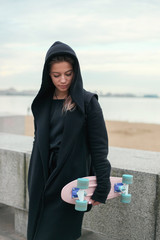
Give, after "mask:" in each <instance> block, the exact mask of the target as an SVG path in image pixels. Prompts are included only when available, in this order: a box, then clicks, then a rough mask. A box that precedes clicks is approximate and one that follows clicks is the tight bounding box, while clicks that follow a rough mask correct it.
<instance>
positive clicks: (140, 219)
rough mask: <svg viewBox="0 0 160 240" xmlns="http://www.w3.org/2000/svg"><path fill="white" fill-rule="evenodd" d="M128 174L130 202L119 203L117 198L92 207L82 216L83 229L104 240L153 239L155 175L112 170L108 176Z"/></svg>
mask: <svg viewBox="0 0 160 240" xmlns="http://www.w3.org/2000/svg"><path fill="white" fill-rule="evenodd" d="M124 173H127V174H132V175H133V176H134V183H133V184H132V185H131V186H130V189H129V192H130V193H131V194H132V202H131V203H130V204H123V203H121V202H120V198H116V199H112V200H108V201H107V202H106V204H105V205H100V206H97V207H94V208H92V210H91V212H90V213H86V214H85V218H84V222H83V226H84V227H85V228H88V229H91V230H94V231H96V232H101V233H103V234H105V235H106V236H107V239H113V240H114V239H115V240H117V239H126V240H127V239H136V240H142V239H147V240H153V239H154V235H155V198H156V175H155V174H148V173H142V172H134V171H128V170H122V169H113V171H112V176H121V175H122V174H124Z"/></svg>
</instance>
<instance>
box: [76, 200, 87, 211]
mask: <svg viewBox="0 0 160 240" xmlns="http://www.w3.org/2000/svg"><path fill="white" fill-rule="evenodd" d="M87 205H88V202H87V201H86V200H84V201H79V200H76V204H75V210H77V211H81V212H83V211H86V210H87Z"/></svg>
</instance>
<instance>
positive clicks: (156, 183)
mask: <svg viewBox="0 0 160 240" xmlns="http://www.w3.org/2000/svg"><path fill="white" fill-rule="evenodd" d="M32 142H33V138H32V137H26V136H20V135H13V134H5V133H0V203H2V204H6V205H8V206H11V207H13V208H14V209H15V230H16V231H17V232H20V233H21V234H23V235H24V236H26V227H27V218H28V192H27V174H28V167H29V160H30V153H31V149H32ZM109 160H110V162H111V165H112V176H118V177H120V176H121V175H122V174H124V173H127V174H132V175H133V176H134V183H133V184H132V185H131V186H130V192H131V193H132V202H131V203H130V204H122V203H120V198H115V199H112V200H108V201H107V202H106V204H101V205H99V206H96V207H94V208H92V210H91V212H89V213H86V214H85V217H84V221H83V227H84V228H86V229H90V230H93V231H95V232H99V233H103V234H104V235H106V239H112V240H114V239H115V240H117V239H124V240H127V239H130V240H133V239H136V240H143V239H147V240H159V239H160V153H159V152H149V151H140V150H134V149H124V148H115V147H110V149H109Z"/></svg>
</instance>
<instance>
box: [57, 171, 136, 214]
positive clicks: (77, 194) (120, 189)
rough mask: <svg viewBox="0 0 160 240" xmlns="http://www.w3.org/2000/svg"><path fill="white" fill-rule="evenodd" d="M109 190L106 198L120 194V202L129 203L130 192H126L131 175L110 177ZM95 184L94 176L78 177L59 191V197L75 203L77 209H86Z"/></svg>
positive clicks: (131, 178)
mask: <svg viewBox="0 0 160 240" xmlns="http://www.w3.org/2000/svg"><path fill="white" fill-rule="evenodd" d="M110 180H111V190H110V193H109V195H108V198H107V200H108V199H112V198H116V197H118V196H121V202H123V203H130V202H131V194H128V188H129V184H132V182H133V176H132V175H127V174H124V175H123V176H122V178H120V177H110ZM96 186H97V181H96V177H95V176H88V177H84V178H78V179H76V180H74V181H72V182H70V183H68V184H67V185H66V186H64V187H63V189H62V191H61V198H62V200H63V201H65V202H67V203H70V204H75V209H76V210H77V211H86V210H87V205H88V202H89V200H90V198H91V196H92V194H93V192H94V190H95V188H96Z"/></svg>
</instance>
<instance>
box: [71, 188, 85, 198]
mask: <svg viewBox="0 0 160 240" xmlns="http://www.w3.org/2000/svg"><path fill="white" fill-rule="evenodd" d="M79 191H80V188H72V199H76V198H78V195H79V194H78V192H79ZM84 196H87V193H86V191H84Z"/></svg>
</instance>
